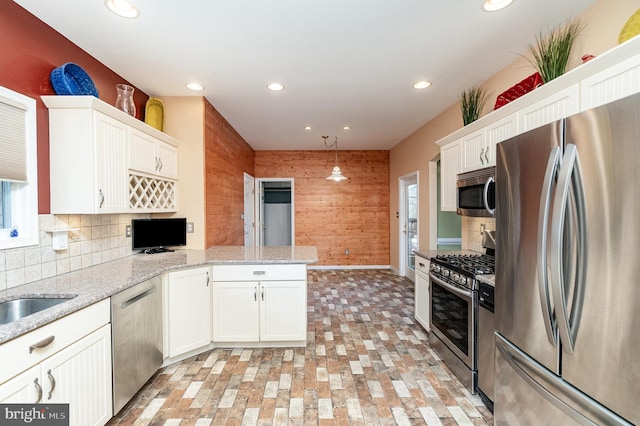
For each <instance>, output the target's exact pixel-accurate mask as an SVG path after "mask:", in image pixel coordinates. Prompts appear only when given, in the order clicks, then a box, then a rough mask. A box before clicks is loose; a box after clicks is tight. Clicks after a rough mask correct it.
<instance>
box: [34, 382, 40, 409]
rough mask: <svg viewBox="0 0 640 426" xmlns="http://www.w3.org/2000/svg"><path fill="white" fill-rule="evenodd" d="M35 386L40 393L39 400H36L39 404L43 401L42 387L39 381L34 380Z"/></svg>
mask: <svg viewBox="0 0 640 426" xmlns="http://www.w3.org/2000/svg"><path fill="white" fill-rule="evenodd" d="M33 384H34V385H35V387H36V391H37V392H38V399H37V400H36V404H39V403H40V401H42V386H40V383H38V379H33Z"/></svg>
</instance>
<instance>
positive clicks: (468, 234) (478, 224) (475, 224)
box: [462, 216, 496, 252]
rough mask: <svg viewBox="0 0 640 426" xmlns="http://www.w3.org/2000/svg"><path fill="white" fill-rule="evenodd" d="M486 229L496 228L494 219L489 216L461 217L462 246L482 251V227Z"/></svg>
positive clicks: (466, 248)
mask: <svg viewBox="0 0 640 426" xmlns="http://www.w3.org/2000/svg"><path fill="white" fill-rule="evenodd" d="M483 226H484V229H486V230H493V231H495V229H496V219H495V218H491V217H466V216H465V217H463V218H462V248H463V249H465V250H474V251H479V252H484V250H485V249H484V248H483V247H482V227H483Z"/></svg>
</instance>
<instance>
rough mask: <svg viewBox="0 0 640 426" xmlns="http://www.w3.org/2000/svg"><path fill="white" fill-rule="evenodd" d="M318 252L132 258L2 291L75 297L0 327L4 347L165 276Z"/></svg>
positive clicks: (225, 250)
mask: <svg viewBox="0 0 640 426" xmlns="http://www.w3.org/2000/svg"><path fill="white" fill-rule="evenodd" d="M317 261H318V254H317V250H316V247H313V246H292V247H241V246H237V247H236V246H217V247H211V248H209V249H207V250H176V251H174V252H170V253H159V254H152V255H142V254H140V255H132V256H128V257H125V258H123V259H119V260H115V261H112V262H107V263H103V264H100V265H96V266H93V267H91V268H86V269H81V270H79V271H75V272H71V273H67V274H64V275H59V276H56V277H52V278H48V279H45V280H41V281H36V282H33V283H29V284H25V285H21V286H17V287H13V288H9V289H7V290H3V291H0V302H3V301H7V300H12V299H15V298H18V297H53V296H63V297H72V296H75V297H73V298H72V299H69V300H68V301H67V302H64V303H62V304H59V305H57V306H55V307H52V308H49V309H46V310H44V311H41V312H38V313H36V314H33V315H30V316H27V317H24V318H22V319H20V320H18V321H15V322H12V323H9V324H6V325H0V344H2V343H4V342H7V341H9V340H11V339H14V338H16V337H18V336H20V335H22V334H24V333H27V332H29V331H31V330H34V329H36V328H38V327H41V326H43V325H45V324H48V323H50V322H52V321H54V320H56V319H58V318H61V317H64V316H66V315H69V314H71V313H73V312H76V311H78V310H80V309H82V308H84V307H87V306H89V305H91V304H94V303H96V302H99V301H101V300H103V299H106V298H108V297H110V296H112V295H114V294H116V293H118V292H121V291H123V290H126V289H127V288H129V287H132V286H134V285H136V284H139V283H141V282H144V281H146V280H149V279H151V278H153V277H155V276H158V275H161V274H163V273H165V272H171V271H178V270H181V269H188V268H195V267H200V266H211V265H305V267H306V265H308V264H312V263H316V262H317Z"/></svg>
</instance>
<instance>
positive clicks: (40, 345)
mask: <svg viewBox="0 0 640 426" xmlns="http://www.w3.org/2000/svg"><path fill="white" fill-rule="evenodd" d="M55 338H56V336H49V337H47V338H46V339H42V340H40V341H39V342H36V343H34V344H33V345H31V346H29V353H31V352H33V351H35V350H36V349H42V348H46V347H47V346H49V345H50V344H51V342H53V339H55Z"/></svg>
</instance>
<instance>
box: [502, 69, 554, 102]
mask: <svg viewBox="0 0 640 426" xmlns="http://www.w3.org/2000/svg"><path fill="white" fill-rule="evenodd" d="M540 85H542V77H540V73H537V72H536V73H535V74H531V75H530V76H529V77H527V78H525V79H524V80H522V81H521V82H520V83H518V84H516V85H515V86H512V87H510V88H509V89H507V90H505V91H504V92H502V93H501V94H499V95H498V98H497V99H496V105H495V106H494V107H493V109H494V110H496V109H498V108H500V107H501V106H504V105H506V104H508V103H509V102H511V101H515V100H516V99H518V98H519V97H520V96H522V95H524V94H526V93H529V92H531V91H532V90H533V89H535V88H536V87H538V86H540Z"/></svg>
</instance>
